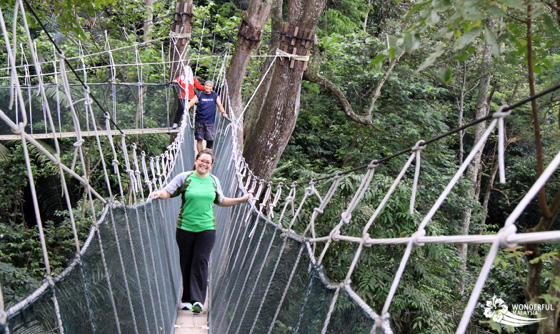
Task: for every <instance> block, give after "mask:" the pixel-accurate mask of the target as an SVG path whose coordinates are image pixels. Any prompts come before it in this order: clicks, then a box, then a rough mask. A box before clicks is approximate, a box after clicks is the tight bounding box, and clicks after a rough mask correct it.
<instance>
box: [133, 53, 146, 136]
mask: <svg viewBox="0 0 560 334" xmlns="http://www.w3.org/2000/svg"><path fill="white" fill-rule="evenodd" d="M133 44H134V54H135V55H136V72H137V73H138V107H137V110H136V115H137V119H136V128H138V114H140V128H142V129H143V128H144V87H143V84H144V76H143V74H142V70H143V67H144V65H143V64H142V58H141V57H140V53H139V52H138V44H137V43H133ZM138 109H139V110H138Z"/></svg>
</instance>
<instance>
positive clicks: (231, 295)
mask: <svg viewBox="0 0 560 334" xmlns="http://www.w3.org/2000/svg"><path fill="white" fill-rule="evenodd" d="M248 229H249V226H248V225H247V226H246V227H245V230H244V236H243V239H242V240H241V246H240V248H241V249H245V252H244V254H243V259H242V260H241V262H239V265H240V266H243V263H245V260H246V259H247V255H248V253H249V247H248V244H249V242H250V240H251V239H249V238H246V237H245V236H246V235H247V232H248ZM245 242H247V244H246V245H245V247H243V245H244V244H245ZM240 253H241V252H237V255H236V256H235V260H234V262H233V265H232V267H231V268H232V270H234V269H235V268H236V266H237V263H238V259H239V254H240ZM238 280H239V275H238V276H237V277H236V278H235V280H230V281H229V282H228V284H227V287H230V286H231V287H232V288H231V290H230V289H229V288H226V291H231V293H230V295H229V297H228V298H227V302H226V304H225V305H226V306H225V310H227V309H229V305H230V302H231V299H232V297H233V292H234V288H233V287H235V285H236V284H237V281H238ZM232 283H233V285H231V284H232ZM226 313H227V312H223V313H222V321H221V322H223V321H224V319H225V316H226Z"/></svg>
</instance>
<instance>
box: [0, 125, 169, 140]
mask: <svg viewBox="0 0 560 334" xmlns="http://www.w3.org/2000/svg"><path fill="white" fill-rule="evenodd" d="M122 132H124V134H126V135H144V134H153V133H177V132H179V130H178V129H171V128H152V129H123V130H122ZM81 133H82V137H93V136H95V131H81ZM97 133H98V134H99V135H100V136H106V135H107V131H105V130H97ZM111 133H112V134H113V135H115V136H118V135H120V131H119V130H115V129H111ZM56 136H57V137H58V138H72V137H76V132H57V133H56ZM31 137H33V138H34V139H52V138H53V137H54V136H53V134H52V133H34V134H31ZM18 139H21V137H20V136H18V135H0V140H18Z"/></svg>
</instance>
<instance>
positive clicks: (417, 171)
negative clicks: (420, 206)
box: [409, 140, 426, 215]
mask: <svg viewBox="0 0 560 334" xmlns="http://www.w3.org/2000/svg"><path fill="white" fill-rule="evenodd" d="M424 148H426V144H425V142H424V141H423V140H420V141H418V142H417V143H416V145H414V147H413V148H412V151H413V152H414V153H415V156H416V168H415V170H414V181H413V183H412V195H411V196H410V209H409V212H410V214H411V215H413V214H414V211H415V210H414V207H415V203H416V191H417V189H418V179H419V178H420V157H421V153H422V150H423V149H424Z"/></svg>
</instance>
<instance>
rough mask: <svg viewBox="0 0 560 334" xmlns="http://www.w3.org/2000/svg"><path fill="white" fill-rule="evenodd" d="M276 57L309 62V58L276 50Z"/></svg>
mask: <svg viewBox="0 0 560 334" xmlns="http://www.w3.org/2000/svg"><path fill="white" fill-rule="evenodd" d="M276 55H277V56H279V57H284V58H289V59H294V60H299V61H309V56H300V55H296V54H292V53H287V52H285V51H282V50H280V49H278V48H277V49H276Z"/></svg>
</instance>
